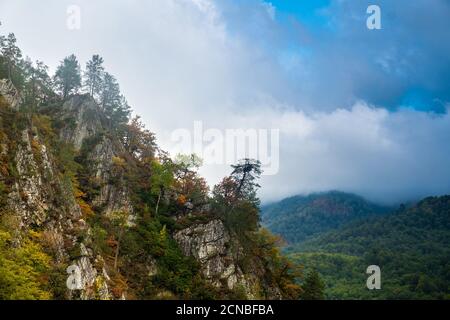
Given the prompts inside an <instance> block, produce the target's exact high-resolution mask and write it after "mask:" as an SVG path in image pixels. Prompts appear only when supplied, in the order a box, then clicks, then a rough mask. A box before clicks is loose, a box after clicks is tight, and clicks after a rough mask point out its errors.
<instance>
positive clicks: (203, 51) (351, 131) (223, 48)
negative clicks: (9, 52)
mask: <svg viewBox="0 0 450 320" xmlns="http://www.w3.org/2000/svg"><path fill="white" fill-rule="evenodd" d="M254 2H255V3H256V1H254ZM43 3H44V2H37V1H31V0H30V1H24V0H18V1H14V2H13V1H3V0H0V21H2V22H3V23H4V26H2V27H1V28H3V29H6V30H7V31H14V32H15V33H16V35H17V37H18V39H19V44H20V46H21V47H22V49H23V50H24V52H25V53H27V54H28V55H30V56H32V57H33V58H35V59H36V58H39V59H41V60H44V61H45V62H46V63H48V64H50V65H51V66H52V68H53V69H54V68H55V66H56V65H57V63H58V62H59V61H60V60H61V59H62V58H63V57H64V56H67V55H69V54H71V53H75V54H77V55H78V56H79V57H80V59H81V60H82V61H83V63H84V62H85V61H86V60H87V59H88V58H89V57H90V56H91V55H92V54H94V53H99V54H100V55H102V56H103V57H104V59H105V61H106V67H107V69H108V70H109V71H110V72H111V73H113V74H115V75H116V76H117V77H118V79H119V82H120V84H121V87H122V90H123V92H124V93H125V95H126V96H127V98H128V100H129V102H130V103H131V104H132V105H133V107H134V110H135V112H136V113H137V114H139V115H141V116H142V118H143V120H144V121H145V122H146V124H147V126H148V128H150V129H151V130H152V131H154V132H155V133H156V134H157V138H158V142H159V143H160V144H161V145H162V146H163V147H164V148H166V149H170V148H171V147H172V144H171V141H170V134H171V132H173V130H175V129H178V128H192V126H193V123H194V121H196V120H201V121H202V122H203V123H204V125H205V127H207V128H217V129H220V130H225V129H227V128H231V129H233V128H256V129H259V128H261V129H270V128H279V129H280V130H281V137H280V139H281V141H280V143H281V150H280V155H281V158H280V161H281V163H280V172H279V174H278V175H275V176H268V177H264V178H263V180H262V186H263V188H262V190H261V195H262V197H263V199H264V200H275V199H279V198H280V197H283V196H287V195H292V194H296V193H299V192H310V191H321V190H328V189H340V190H344V191H352V192H356V193H359V194H362V195H365V196H367V197H369V198H371V199H374V200H381V201H388V202H389V201H396V200H401V201H403V200H407V199H410V198H413V197H419V196H426V195H429V194H439V193H448V192H450V168H449V167H448V163H449V160H450V148H448V141H449V140H450V139H449V138H450V118H449V116H448V114H447V115H443V116H440V117H435V116H432V115H430V114H425V113H420V112H413V111H408V110H401V111H399V112H396V113H389V112H387V111H386V110H384V109H376V108H373V107H370V106H368V105H367V104H365V103H363V102H361V103H358V104H356V105H354V106H353V107H352V108H350V109H349V108H345V107H348V106H346V105H338V106H335V109H334V110H331V111H327V112H325V111H320V110H318V109H314V107H315V105H314V103H313V102H310V103H308V104H307V105H306V104H304V102H302V100H296V99H294V98H296V97H298V96H297V93H296V90H295V89H296V88H297V86H298V85H299V84H298V83H293V81H292V79H291V78H290V75H289V74H286V69H285V66H284V67H283V66H282V65H280V62H279V61H280V59H279V54H280V52H278V51H279V49H280V47H277V46H279V42H282V40H280V39H282V38H283V37H284V34H282V33H280V34H279V33H277V32H281V31H279V30H278V29H277V26H276V25H274V23H275V21H273V14H272V13H271V12H272V11H271V7H268V6H267V5H264V3H263V5H261V6H253V7H251V9H249V8H247V7H246V9H245V10H256V11H257V13H258V14H260V15H258V14H255V16H256V17H257V19H259V20H258V23H259V24H258V31H257V32H254V30H252V31H248V30H247V29H246V28H245V27H249V28H250V26H248V25H242V24H244V23H246V22H245V21H246V20H245V19H243V18H246V17H247V16H250V13H249V12H247V11H245V12H238V13H235V15H234V16H233V18H234V19H236V20H239V21H240V22H239V23H241V24H240V25H239V26H243V28H239V29H237V30H236V29H235V28H233V26H234V25H233V23H232V22H230V19H231V18H230V17H229V15H230V13H229V12H227V14H224V13H223V11H222V10H223V7H222V5H223V4H222V2H214V1H210V0H155V1H137V0H132V1H127V2H123V1H120V2H119V1H106V0H98V1H87V0H77V1H61V0H58V1H56V0H47V1H46V2H45V6H44V4H43ZM71 4H78V5H80V7H81V14H82V17H81V23H82V25H81V30H80V31H69V30H67V29H66V21H65V19H66V8H67V6H68V5H71ZM267 10H269V11H267ZM231 12H232V13H233V12H234V11H233V10H231ZM268 13H269V14H268ZM233 14H234V13H233ZM240 15H242V16H240ZM255 19H256V18H255ZM266 38H267V39H269V40H271V39H275V43H273V47H268V43H267V41H269V40H266ZM301 62H302V61H301ZM347 72H350V71H348V70H347ZM303 85H304V86H305V87H307V85H308V84H307V83H304V84H303ZM347 89H348V88H347ZM321 95H322V96H324V97H326V96H327V93H326V91H323V92H322V93H321ZM295 101H296V102H295ZM336 107H343V109H336ZM299 110H304V111H299ZM327 110H330V109H327ZM228 172H229V168H228V167H225V166H210V167H206V168H203V169H202V173H204V174H205V176H206V177H207V178H208V180H209V181H210V182H211V183H215V182H217V181H218V180H219V179H220V177H222V176H223V175H225V174H227V173H228Z"/></svg>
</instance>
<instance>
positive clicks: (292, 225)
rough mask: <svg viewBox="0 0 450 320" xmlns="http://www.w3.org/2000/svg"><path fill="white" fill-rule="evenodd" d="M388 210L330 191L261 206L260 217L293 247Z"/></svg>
mask: <svg viewBox="0 0 450 320" xmlns="http://www.w3.org/2000/svg"><path fill="white" fill-rule="evenodd" d="M390 211H391V208H388V207H383V206H380V205H377V204H374V203H371V202H369V201H367V200H365V199H364V198H362V197H360V196H357V195H355V194H351V193H345V192H340V191H329V192H323V193H314V194H310V195H307V196H302V195H298V196H293V197H290V198H286V199H284V200H281V201H280V202H276V203H273V204H269V205H266V206H263V207H262V208H261V217H262V223H263V225H264V226H265V227H267V228H268V229H269V230H271V231H272V232H273V233H275V234H278V235H280V236H282V237H283V239H284V240H286V241H287V242H288V243H289V244H291V245H292V244H296V243H299V242H302V241H304V240H306V239H308V238H310V237H312V236H314V235H317V234H320V233H323V232H326V231H330V230H334V229H337V228H339V227H340V226H342V225H344V224H346V223H349V222H352V221H355V220H360V219H364V218H368V217H371V216H378V215H383V214H386V213H388V212H390Z"/></svg>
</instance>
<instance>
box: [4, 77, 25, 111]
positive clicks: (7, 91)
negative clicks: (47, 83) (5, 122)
mask: <svg viewBox="0 0 450 320" xmlns="http://www.w3.org/2000/svg"><path fill="white" fill-rule="evenodd" d="M0 95H1V96H3V97H4V98H5V100H6V101H7V102H8V104H9V105H10V106H11V108H12V109H14V110H18V109H19V106H20V105H21V104H22V102H23V98H22V96H21V95H20V93H19V91H17V89H16V87H14V85H13V84H12V82H11V81H9V80H8V79H0Z"/></svg>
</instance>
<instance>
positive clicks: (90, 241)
mask: <svg viewBox="0 0 450 320" xmlns="http://www.w3.org/2000/svg"><path fill="white" fill-rule="evenodd" d="M10 89H11V88H10ZM10 92H11V90H9V91H2V92H1V94H0V99H1V104H2V105H1V118H0V120H1V122H0V130H1V150H0V155H1V162H2V164H3V165H2V167H3V168H4V170H2V171H1V173H0V179H1V181H2V186H3V187H2V189H3V190H2V192H3V195H2V197H3V198H4V200H5V201H2V208H1V212H2V216H3V217H6V216H7V215H8V216H13V217H14V218H15V219H16V220H17V229H16V230H15V235H14V242H15V245H16V246H21V239H22V235H24V234H26V233H27V232H28V231H29V230H34V231H38V232H39V234H40V239H41V240H40V241H41V243H42V247H43V248H44V249H43V250H45V252H46V254H49V255H50V257H51V260H52V263H51V264H52V267H51V268H52V270H53V271H54V273H55V272H56V273H57V276H56V279H58V280H57V281H59V284H58V286H59V287H60V291H59V293H58V298H72V299H74V298H81V299H112V298H115V299H120V298H122V299H126V298H140V297H142V296H143V295H145V294H146V293H145V292H147V291H149V292H151V294H150V295H147V297H150V298H152V297H153V298H176V297H195V296H192V294H191V295H189V292H190V291H191V290H193V289H192V288H190V286H194V285H199V286H200V287H203V288H207V289H204V290H210V292H211V297H213V298H220V297H226V296H230V297H239V298H249V299H254V298H270V299H281V298H283V293H282V289H281V288H280V287H279V286H278V284H277V283H276V281H274V280H273V279H272V280H271V279H270V277H271V275H270V274H269V273H268V270H265V266H264V262H263V259H262V258H256V257H253V256H252V257H250V260H251V264H252V268H250V269H248V270H244V269H243V267H242V264H241V260H242V257H243V256H245V255H249V253H248V252H246V251H245V249H244V247H243V246H242V245H241V243H240V241H239V240H238V238H237V236H236V235H235V234H234V232H233V230H230V229H228V228H227V227H226V226H225V224H224V222H223V221H222V220H221V219H220V218H218V217H217V216H216V215H215V214H214V213H212V212H208V211H207V210H206V211H205V206H200V205H196V207H195V208H194V209H193V210H192V208H193V205H191V207H190V210H189V213H188V214H187V212H186V210H187V209H186V206H185V205H183V204H181V207H180V203H179V198H180V194H179V192H177V191H174V190H168V191H167V192H165V194H164V196H163V197H159V198H161V200H160V199H158V205H159V206H160V207H164V208H165V210H166V211H167V212H168V213H167V214H165V215H164V216H161V217H157V216H155V212H152V211H154V210H150V209H149V207H148V205H146V204H143V203H142V201H141V200H140V199H141V198H139V196H140V193H141V192H142V190H141V189H139V188H138V187H136V185H139V184H137V183H136V182H135V181H134V180H137V178H136V177H135V176H138V177H142V176H144V177H145V179H146V180H145V181H147V182H148V181H151V174H150V173H147V172H146V171H145V170H147V169H148V170H149V171H151V167H148V166H146V165H145V164H143V163H140V162H139V161H137V160H136V159H135V157H133V154H132V153H130V152H129V150H127V148H126V144H125V143H124V142H123V140H122V139H120V136H119V135H118V134H117V132H115V131H114V130H113V128H112V127H111V124H110V122H109V121H108V118H107V117H106V116H105V114H104V112H103V111H102V110H101V108H100V107H99V106H98V104H97V103H96V102H95V101H94V100H93V99H92V98H90V97H89V96H87V95H76V96H73V97H71V98H70V99H67V100H65V101H62V100H61V101H59V102H56V103H55V102H54V103H53V104H51V105H49V106H48V107H46V108H42V110H41V112H38V113H29V112H24V111H18V109H17V105H15V106H14V108H12V101H17V100H15V99H16V96H17V95H16V94H14V95H13V96H10V95H9V93H10ZM137 172H138V173H137ZM130 176H132V177H133V179H134V180H132V178H130ZM143 196H144V197H146V195H145V194H144V195H143ZM159 202H161V204H159ZM200 208H201V209H200ZM160 210H162V209H160ZM171 210H172V211H173V212H174V214H173V215H171V214H170V211H171ZM118 212H119V213H123V215H124V216H125V218H124V219H125V220H124V221H125V223H124V224H119V227H117V224H116V223H115V221H116V220H114V219H115V218H114V217H115V215H116V214H117V213H118ZM192 216H194V217H196V216H201V219H195V218H194V219H190V218H189V217H192ZM180 219H181V220H183V221H185V222H183V223H181V224H180V223H178V222H179V220H180ZM186 221H189V222H187V223H186ZM145 228H148V229H155V230H153V231H155V232H154V234H153V233H152V234H151V235H141V233H145V232H148V230H146V229H145ZM141 236H142V237H141ZM139 237H140V238H139ZM148 237H149V238H151V239H153V240H152V241H153V242H152V243H146V242H150V240H149V239H148ZM152 237H153V238H152ZM42 239H44V240H42ZM124 239H125V240H124ZM138 242H139V243H138ZM143 242H145V243H144V244H143ZM119 246H122V247H121V248H120V250H119ZM171 252H173V254H171ZM172 255H173V256H172ZM133 257H135V258H133ZM170 259H172V260H170ZM174 263H179V264H183V267H184V265H187V266H189V268H187V267H186V268H187V270H186V271H183V272H186V274H184V273H181V271H180V274H177V273H178V271H174V269H179V266H177V265H173V264H174ZM171 264H172V265H171ZM71 265H76V266H78V268H79V269H78V270H79V271H80V275H79V276H80V277H79V282H80V284H79V288H78V289H77V290H69V289H67V288H64V286H65V282H66V279H67V278H68V276H69V274H67V273H66V268H67V267H68V266H71ZM182 269H183V268H182ZM249 270H251V271H250V272H249ZM167 273H168V274H167ZM171 273H174V274H175V275H171ZM186 277H188V278H190V280H189V281H197V282H196V283H197V284H191V283H190V284H189V285H187V287H186V286H185V287H183V285H184V284H183V281H186V279H185V278H186ZM192 279H194V280H192ZM170 281H174V282H175V284H172V283H171V282H170ZM154 283H155V284H154ZM180 283H181V284H182V285H180ZM147 287H151V289H147ZM183 291H186V292H183Z"/></svg>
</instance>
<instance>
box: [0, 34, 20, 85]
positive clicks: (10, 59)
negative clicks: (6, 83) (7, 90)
mask: <svg viewBox="0 0 450 320" xmlns="http://www.w3.org/2000/svg"><path fill="white" fill-rule="evenodd" d="M16 42H17V39H16V36H15V35H14V33H10V34H8V36H7V37H3V38H2V40H1V41H0V45H1V51H0V52H1V54H2V56H3V57H4V59H5V60H6V63H7V72H8V79H9V80H10V81H11V82H13V83H14V81H13V71H14V68H15V67H16V66H17V65H18V64H19V63H20V60H21V59H22V52H21V51H20V49H19V47H18V46H17V45H16Z"/></svg>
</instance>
